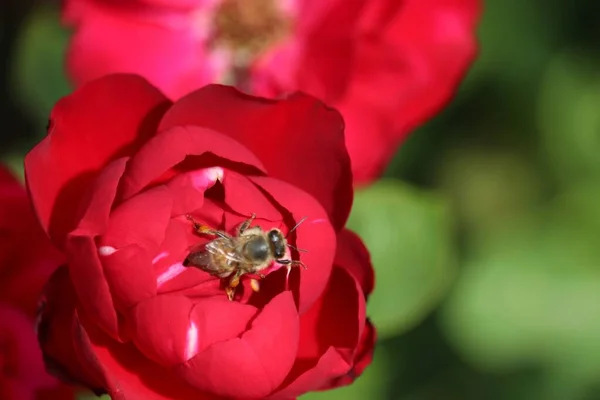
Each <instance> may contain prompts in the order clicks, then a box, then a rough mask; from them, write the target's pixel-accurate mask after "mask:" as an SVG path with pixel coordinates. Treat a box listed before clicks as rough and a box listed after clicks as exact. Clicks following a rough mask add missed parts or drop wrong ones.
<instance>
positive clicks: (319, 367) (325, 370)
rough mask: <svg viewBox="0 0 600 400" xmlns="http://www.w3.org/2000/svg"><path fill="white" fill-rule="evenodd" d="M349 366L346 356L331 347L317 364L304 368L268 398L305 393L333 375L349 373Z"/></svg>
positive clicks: (280, 399)
mask: <svg viewBox="0 0 600 400" xmlns="http://www.w3.org/2000/svg"><path fill="white" fill-rule="evenodd" d="M298 364H302V363H298ZM349 368H350V365H349V364H348V362H347V361H346V360H345V357H344V356H342V355H341V354H340V353H339V352H338V351H337V350H336V349H335V348H333V347H330V348H329V349H327V351H326V352H325V354H323V356H322V357H321V358H320V359H319V360H318V361H317V363H316V364H312V365H311V366H310V368H306V369H304V368H303V370H304V372H303V373H302V374H301V375H300V376H298V377H297V378H296V379H295V380H294V381H293V382H291V383H290V384H289V385H287V386H285V387H284V388H283V389H281V390H279V391H278V392H276V393H275V394H273V395H272V396H269V397H267V398H268V399H269V400H288V399H290V398H294V397H297V396H300V395H303V394H305V393H306V392H308V391H311V390H315V389H316V388H318V387H322V386H323V385H325V384H327V382H328V380H329V379H331V377H336V376H340V375H343V374H345V373H347V372H348V369H349Z"/></svg>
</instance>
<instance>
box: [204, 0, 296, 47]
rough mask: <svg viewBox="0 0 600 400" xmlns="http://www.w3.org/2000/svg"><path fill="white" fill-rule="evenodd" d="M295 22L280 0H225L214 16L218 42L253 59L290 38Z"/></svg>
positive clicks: (215, 37) (218, 44)
mask: <svg viewBox="0 0 600 400" xmlns="http://www.w3.org/2000/svg"><path fill="white" fill-rule="evenodd" d="M290 30H291V21H290V18H289V16H287V15H286V14H285V13H284V11H283V10H282V9H281V8H280V7H279V5H278V4H277V3H276V0H224V1H223V3H222V4H221V5H220V7H219V8H218V9H217V12H216V15H215V17H214V32H215V36H214V43H215V45H216V46H218V47H225V48H227V49H229V50H230V51H232V52H234V53H235V54H236V55H237V56H238V57H244V58H249V57H250V58H253V57H254V56H256V55H258V54H260V53H262V52H263V51H265V50H266V49H268V48H269V47H270V46H272V45H273V44H274V43H276V42H278V41H280V40H281V39H283V38H284V37H286V36H287V35H288V34H289V33H290Z"/></svg>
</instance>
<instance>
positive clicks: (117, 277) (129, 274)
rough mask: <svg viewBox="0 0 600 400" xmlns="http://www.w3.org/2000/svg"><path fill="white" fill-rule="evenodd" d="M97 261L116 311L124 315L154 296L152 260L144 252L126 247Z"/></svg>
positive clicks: (134, 245) (154, 280)
mask: <svg viewBox="0 0 600 400" xmlns="http://www.w3.org/2000/svg"><path fill="white" fill-rule="evenodd" d="M100 249H102V248H100ZM100 261H101V263H102V266H103V267H104V269H103V270H104V276H105V278H106V282H107V284H108V286H109V287H110V293H111V295H112V298H113V301H114V302H115V306H116V307H117V308H118V309H119V311H122V312H124V311H125V310H127V309H129V308H130V307H133V306H134V305H136V304H138V303H139V302H141V301H143V300H145V299H148V298H150V297H153V296H155V295H156V279H155V278H154V270H153V268H152V259H151V256H150V255H149V254H148V252H147V251H146V250H145V249H143V248H141V247H140V246H138V245H136V244H131V245H127V246H125V247H121V248H119V250H118V251H115V252H114V253H111V254H108V255H105V256H103V255H102V254H101V256H100Z"/></svg>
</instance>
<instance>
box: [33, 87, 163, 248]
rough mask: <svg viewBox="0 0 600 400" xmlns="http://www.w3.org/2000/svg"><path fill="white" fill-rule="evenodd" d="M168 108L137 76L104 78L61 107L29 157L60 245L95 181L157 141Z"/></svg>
mask: <svg viewBox="0 0 600 400" xmlns="http://www.w3.org/2000/svg"><path fill="white" fill-rule="evenodd" d="M168 104H169V102H168V100H167V99H166V98H165V97H164V96H163V95H162V94H161V93H160V92H158V91H157V90H156V89H155V88H154V87H152V86H151V85H150V84H148V83H147V82H146V81H145V80H143V79H141V78H139V77H137V76H132V75H113V76H106V77H103V78H100V79H98V80H96V81H94V82H91V83H89V84H87V85H84V86H83V87H81V88H80V89H78V90H76V91H75V92H74V93H73V94H71V95H70V96H67V97H65V98H63V99H61V100H60V101H59V102H58V103H57V104H56V106H55V107H54V109H53V111H52V114H51V116H50V121H51V124H50V130H49V132H48V136H47V137H46V138H45V139H44V140H42V141H41V142H40V143H39V144H38V145H37V146H35V147H34V148H33V150H31V151H30V152H29V154H27V156H26V157H25V173H26V180H27V186H28V188H29V192H30V194H31V198H32V200H33V205H34V207H35V210H36V212H37V215H38V217H39V219H40V221H41V223H42V225H43V226H44V228H45V229H46V231H47V232H48V233H49V234H50V236H51V237H52V239H53V240H54V242H55V243H57V244H58V245H59V246H62V244H63V241H64V238H65V236H66V234H67V233H68V232H69V231H71V230H72V229H73V228H74V226H75V224H76V221H77V220H76V218H77V216H76V214H75V213H74V212H73V210H77V208H78V204H79V202H80V199H81V196H82V194H83V193H84V192H85V191H86V189H87V188H88V187H89V185H90V182H91V179H92V178H93V176H94V175H95V174H96V173H97V172H98V170H99V169H100V168H102V167H103V166H104V165H106V164H107V163H108V162H109V161H110V160H112V159H115V158H117V157H120V156H123V155H127V154H131V153H132V152H133V151H135V149H136V148H138V147H139V146H140V145H141V144H142V143H144V142H145V141H146V140H148V138H149V137H151V136H152V135H154V127H155V121H156V119H157V118H158V117H160V115H161V114H162V113H163V111H164V109H165V108H166V107H167V106H168Z"/></svg>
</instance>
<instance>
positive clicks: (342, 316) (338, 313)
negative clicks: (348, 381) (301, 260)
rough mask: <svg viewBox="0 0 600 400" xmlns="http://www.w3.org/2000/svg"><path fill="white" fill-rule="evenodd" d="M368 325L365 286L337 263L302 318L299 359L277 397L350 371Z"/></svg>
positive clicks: (301, 390)
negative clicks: (317, 296) (320, 294)
mask: <svg viewBox="0 0 600 400" xmlns="http://www.w3.org/2000/svg"><path fill="white" fill-rule="evenodd" d="M364 326H365V299H364V295H363V293H362V290H361V289H360V287H359V286H358V284H357V282H356V281H355V280H354V278H353V277H352V276H351V275H350V274H349V273H348V272H347V271H345V270H344V269H342V268H337V267H336V268H334V269H333V272H332V274H331V278H330V281H329V284H328V286H327V289H326V290H325V292H324V293H323V296H322V297H321V298H320V299H319V301H318V302H317V303H315V304H314V305H313V306H312V307H311V308H310V309H309V310H308V311H307V312H306V313H304V314H303V315H302V317H301V318H300V344H299V347H298V354H297V360H296V363H295V365H294V367H293V368H292V371H291V372H290V374H289V375H288V376H287V377H286V379H285V381H284V383H283V384H282V385H281V387H280V391H279V392H277V396H276V397H275V398H284V397H285V396H298V395H300V394H302V393H305V392H307V391H310V390H316V389H318V388H320V387H321V386H322V385H325V384H326V383H327V382H330V381H332V380H334V379H337V378H339V377H340V376H342V375H344V374H346V373H347V372H348V370H349V369H350V367H351V366H352V359H353V354H354V352H355V349H356V348H357V346H358V345H359V343H360V340H359V339H360V338H361V335H362V332H363V329H364Z"/></svg>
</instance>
